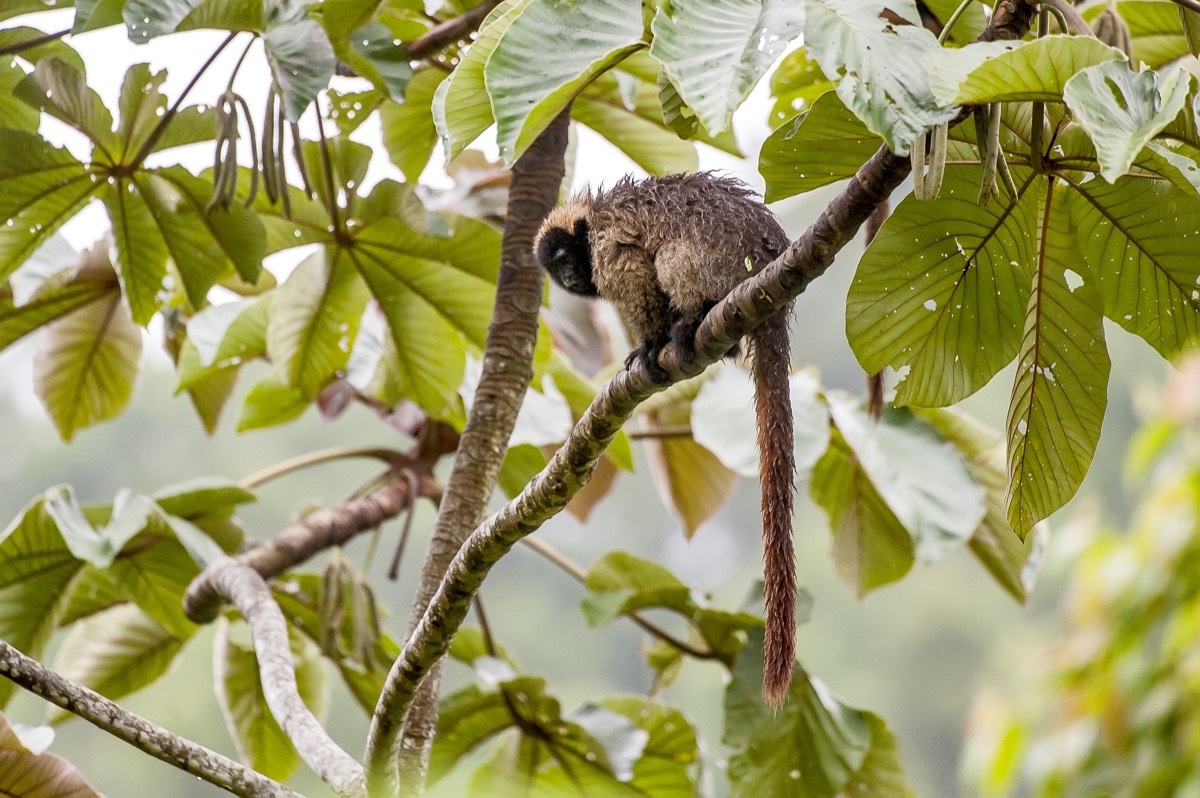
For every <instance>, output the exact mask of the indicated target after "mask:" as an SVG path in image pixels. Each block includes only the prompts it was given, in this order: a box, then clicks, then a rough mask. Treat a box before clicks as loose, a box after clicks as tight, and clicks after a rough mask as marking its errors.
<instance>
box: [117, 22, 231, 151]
mask: <svg viewBox="0 0 1200 798" xmlns="http://www.w3.org/2000/svg"><path fill="white" fill-rule="evenodd" d="M235 36H237V32H236V31H235V32H233V33H231V34H229V35H228V36H226V37H225V41H223V42H221V44H220V45H219V46H218V47H217V49H216V50H214V51H213V54H212V55H210V56H209V57H208V60H207V61H205V62H204V63H203V64H202V65H201V66H200V69H199V70H198V71H197V72H196V74H195V75H193V76H192V79H191V80H190V81H189V82H188V85H186V86H184V87H183V91H182V92H181V93H180V95H179V97H177V98H176V99H175V104H174V105H172V106H171V108H170V109H169V110H168V111H167V112H166V113H165V114H163V116H162V119H160V120H158V124H157V125H155V126H154V130H151V131H150V135H149V136H148V137H147V138H146V141H145V142H144V143H143V144H142V146H141V148H140V149H139V150H138V151H137V155H135V156H134V157H133V161H132V162H131V163H130V164H128V166H130V167H131V168H137V167H138V166H140V165H141V163H142V161H144V160H146V156H147V155H149V154H150V151H151V150H152V149H154V145H155V144H157V143H158V140H159V139H160V138H162V134H163V133H164V132H165V131H166V129H167V125H169V124H171V120H172V119H174V118H175V114H177V113H178V112H179V108H180V106H182V105H183V101H184V100H185V99H186V98H187V96H188V92H190V91H191V90H192V89H193V88H194V87H195V85H196V83H197V82H198V81H199V80H200V76H201V75H203V74H204V73H205V72H207V71H208V68H209V67H210V66H212V65H213V62H214V61H216V60H217V56H219V55H220V54H221V52H222V51H223V50H224V49H225V48H226V47H228V46H229V43H230V42H232V41H233V39H234V37H235Z"/></svg>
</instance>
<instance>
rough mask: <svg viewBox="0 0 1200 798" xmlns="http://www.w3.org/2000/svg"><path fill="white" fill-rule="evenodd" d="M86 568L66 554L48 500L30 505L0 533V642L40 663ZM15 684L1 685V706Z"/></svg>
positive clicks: (65, 547) (4, 682)
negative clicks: (49, 510) (74, 585)
mask: <svg viewBox="0 0 1200 798" xmlns="http://www.w3.org/2000/svg"><path fill="white" fill-rule="evenodd" d="M83 565H84V563H83V562H81V561H80V560H77V559H75V556H74V555H73V554H71V550H70V549H69V548H67V544H66V542H65V541H64V540H63V536H62V534H61V533H60V532H59V530H58V524H57V523H56V522H55V520H54V518H53V517H52V516H51V515H50V513H49V512H47V510H46V505H45V499H44V498H42V497H39V498H37V499H35V500H34V501H32V502H30V503H29V504H28V505H27V506H26V507H25V509H23V510H22V511H21V513H20V514H19V515H18V516H17V517H16V518H15V519H14V520H13V522H12V523H11V524H9V525H8V528H7V529H5V530H4V531H3V532H0V640H4V641H5V642H6V643H8V644H9V645H11V646H14V647H16V648H18V649H20V650H21V651H23V652H25V653H26V654H28V655H29V656H31V657H40V656H41V654H42V650H43V649H44V647H45V645H46V642H47V641H48V640H49V639H50V635H51V634H52V633H53V632H54V629H55V627H56V626H57V624H58V622H59V619H60V618H61V617H62V615H63V612H64V610H65V608H66V605H67V603H68V600H69V598H70V595H71V592H72V585H73V583H74V580H75V578H76V576H77V575H78V574H79V572H80V570H81V569H82V568H83ZM12 691H13V684H12V683H11V682H9V681H8V680H7V679H6V680H4V681H2V682H0V706H2V705H3V704H5V703H7V701H8V698H9V696H11V695H12Z"/></svg>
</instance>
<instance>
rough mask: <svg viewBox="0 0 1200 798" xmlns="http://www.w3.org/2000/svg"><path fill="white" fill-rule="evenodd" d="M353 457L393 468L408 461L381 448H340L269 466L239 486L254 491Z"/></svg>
mask: <svg viewBox="0 0 1200 798" xmlns="http://www.w3.org/2000/svg"><path fill="white" fill-rule="evenodd" d="M353 457H371V458H374V459H376V460H382V461H383V462H385V463H387V464H388V465H390V466H393V467H394V466H396V465H398V464H400V463H403V462H404V461H405V460H406V459H407V457H406V456H405V454H404V453H403V452H401V451H398V450H396V449H387V448H384V447H381V446H338V447H335V448H332V449H322V450H320V451H317V452H308V453H306V454H302V455H298V456H296V457H292V458H289V459H287V460H284V461H283V462H280V463H275V464H273V465H270V466H267V467H266V468H264V469H262V470H261V471H255V472H254V473H253V474H251V475H250V476H248V477H246V478H244V479H243V480H242V481H241V482H239V483H238V485H239V486H240V487H243V488H245V489H246V490H252V489H254V488H257V487H258V486H259V485H261V484H263V483H264V482H270V481H271V480H273V479H278V478H279V477H282V476H284V475H285V474H291V473H292V472H294V471H300V470H302V469H305V468H311V467H312V466H315V465H321V464H322V463H331V462H334V461H335V460H349V459H350V458H353Z"/></svg>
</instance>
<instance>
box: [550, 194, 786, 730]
mask: <svg viewBox="0 0 1200 798" xmlns="http://www.w3.org/2000/svg"><path fill="white" fill-rule="evenodd" d="M788 243H789V242H788V238H787V235H786V234H785V233H784V231H783V229H782V228H781V227H780V226H779V222H778V221H777V220H776V219H775V215H774V214H772V213H771V211H770V210H768V209H767V208H766V207H765V206H764V205H763V204H762V203H760V202H759V201H757V200H756V199H755V198H754V197H753V194H752V192H751V191H750V189H749V188H747V187H746V186H745V185H744V184H743V183H741V182H740V181H738V180H734V179H731V178H726V177H719V176H715V175H712V174H708V173H699V174H685V175H669V176H666V177H651V178H647V179H644V180H634V179H632V178H629V177H626V178H623V179H622V180H620V181H619V182H618V183H617V184H616V185H614V186H613V187H612V188H610V189H608V190H606V191H601V192H598V193H595V194H591V193H589V194H584V195H579V196H576V197H574V198H572V199H571V200H570V201H568V202H567V203H566V204H565V205H563V206H562V207H560V208H556V209H555V210H553V211H552V212H551V213H550V214H549V215H548V216H547V217H546V221H545V222H544V223H543V225H542V228H541V230H540V231H539V233H538V235H537V238H536V239H535V241H534V251H535V253H536V256H537V259H538V262H539V264H541V265H542V266H543V267H544V268H546V270H547V271H548V272H549V273H550V276H551V277H552V278H553V279H554V280H555V282H557V283H558V284H559V285H560V286H561V287H563V288H565V289H566V290H568V291H572V292H574V293H577V294H580V295H583V296H600V297H602V298H604V299H607V300H609V301H610V302H612V303H613V304H614V305H616V306H617V310H618V311H620V313H621V316H622V317H623V318H624V319H625V322H626V323H627V324H628V325H629V326H630V328H631V329H632V331H633V332H634V334H636V335H637V337H638V338H639V339H640V342H641V346H640V347H639V348H638V349H637V350H635V351H634V353H633V354H632V355H631V357H630V361H627V363H629V362H632V361H633V360H635V359H641V360H644V362H645V363H646V367H647V368H657V352H658V350H659V349H661V348H662V347H663V346H664V345H665V344H666V343H668V342H669V341H672V340H674V341H675V342H676V343H677V345H680V346H683V347H686V348H690V347H691V346H692V345H693V340H694V333H695V328H696V325H698V324H699V323H700V321H701V320H702V319H703V317H704V315H705V314H706V313H707V312H708V310H710V309H711V308H712V307H713V306H714V305H715V304H716V303H717V302H718V301H720V300H721V299H722V298H724V297H725V295H726V294H728V293H729V292H730V291H732V290H733V289H734V287H736V286H737V285H738V283H740V282H742V281H743V280H745V279H746V278H748V277H750V276H751V275H753V274H756V273H758V272H759V271H761V270H762V269H763V268H764V267H766V266H767V265H768V264H769V263H771V261H773V260H774V259H775V258H776V257H778V256H779V255H780V254H781V253H782V252H783V251H784V250H785V249H786V248H787V246H788ZM748 338H749V340H750V344H751V354H752V355H753V366H754V368H753V375H754V388H755V405H756V410H757V415H758V443H759V451H760V463H759V474H760V477H761V479H762V517H763V558H764V564H765V579H764V583H765V594H766V595H765V600H766V609H767V631H766V640H765V644H764V647H765V651H764V673H763V692H764V695H765V696H766V698H767V701H768V702H769V703H771V704H772V705H775V706H778V705H779V704H781V703H782V702H783V700H784V699H785V697H786V696H787V693H788V689H789V687H790V684H791V677H792V670H793V665H794V662H795V634H796V632H795V629H796V564H795V556H794V553H793V546H792V500H793V496H792V492H793V479H794V474H795V462H794V453H793V445H794V444H793V425H792V409H791V401H790V396H789V393H790V392H789V381H788V371H789V365H790V355H789V349H790V346H789V344H790V341H789V335H788V310H787V309H785V310H782V311H780V312H779V313H777V314H776V315H775V316H773V317H771V318H770V319H768V320H767V321H765V322H764V323H762V324H761V325H760V326H759V327H758V328H757V329H755V330H754V331H753V332H752V333H751V334H750V335H749V336H748Z"/></svg>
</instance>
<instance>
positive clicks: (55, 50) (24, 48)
mask: <svg viewBox="0 0 1200 798" xmlns="http://www.w3.org/2000/svg"><path fill="white" fill-rule="evenodd" d="M0 49H2V50H4V51H6V52H9V53H13V56H14V57H15V58H20V59H21V60H22V61H24V62H26V63H27V64H30V65H34V64H37V62H38V61H41V60H42V59H43V58H51V57H53V58H57V59H59V60H60V61H65V62H66V63H68V64H70V65H71V66H72V67H74V68H75V69H76V70H78V71H79V72H80V73H83V72H86V70H85V69H84V65H83V58H82V57H80V55H79V53H77V52H76V51H75V48H73V47H71V45H69V44H67V43H66V42H65V41H63V40H62V38H60V37H57V36H54V35H53V34H47V33H46V31H44V30H38V29H37V28H29V27H25V26H23V25H14V26H13V27H11V28H4V29H3V30H0ZM24 74H25V73H24V72H23V71H22V72H21V76H22V77H24ZM0 118H3V117H0ZM4 120H5V121H4V126H5V127H16V125H14V124H12V123H11V122H10V121H9V120H8V119H7V118H4Z"/></svg>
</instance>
